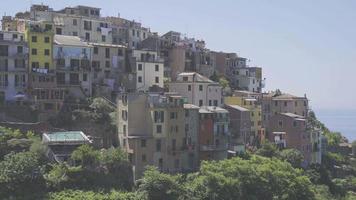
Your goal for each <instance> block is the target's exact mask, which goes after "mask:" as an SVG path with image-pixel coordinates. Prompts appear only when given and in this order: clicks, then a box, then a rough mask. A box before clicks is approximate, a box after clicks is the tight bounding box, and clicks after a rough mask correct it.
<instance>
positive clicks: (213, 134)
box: [198, 106, 230, 161]
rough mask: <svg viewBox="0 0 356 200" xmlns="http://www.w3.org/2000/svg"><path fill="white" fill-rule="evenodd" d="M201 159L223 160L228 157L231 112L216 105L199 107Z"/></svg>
mask: <svg viewBox="0 0 356 200" xmlns="http://www.w3.org/2000/svg"><path fill="white" fill-rule="evenodd" d="M199 126H200V127H199V136H198V137H199V160H200V161H202V160H222V159H225V158H227V151H228V138H229V137H230V131H229V112H228V111H227V110H226V109H223V108H221V107H215V106H204V107H201V108H200V109H199Z"/></svg>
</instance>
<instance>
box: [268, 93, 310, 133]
mask: <svg viewBox="0 0 356 200" xmlns="http://www.w3.org/2000/svg"><path fill="white" fill-rule="evenodd" d="M261 100H262V113H263V116H262V124H263V127H265V128H266V134H269V133H270V131H269V130H268V125H269V121H270V120H271V118H272V117H273V116H274V115H276V114H278V113H294V114H296V115H301V116H304V117H307V113H308V110H309V107H308V99H307V97H306V96H304V97H297V96H294V95H291V94H287V93H282V92H281V91H280V90H276V91H275V92H269V93H263V94H262V99H261Z"/></svg>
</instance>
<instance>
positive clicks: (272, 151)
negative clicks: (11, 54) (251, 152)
mask: <svg viewBox="0 0 356 200" xmlns="http://www.w3.org/2000/svg"><path fill="white" fill-rule="evenodd" d="M256 154H257V155H260V156H264V157H269V158H272V157H275V156H277V155H278V149H277V147H276V145H274V144H272V143H270V142H268V141H264V142H263V143H262V146H261V148H260V149H258V150H257V151H256Z"/></svg>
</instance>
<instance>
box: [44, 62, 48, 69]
mask: <svg viewBox="0 0 356 200" xmlns="http://www.w3.org/2000/svg"><path fill="white" fill-rule="evenodd" d="M45 68H46V69H47V70H49V63H48V62H46V63H45Z"/></svg>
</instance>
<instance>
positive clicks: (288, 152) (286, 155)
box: [278, 149, 304, 168]
mask: <svg viewBox="0 0 356 200" xmlns="http://www.w3.org/2000/svg"><path fill="white" fill-rule="evenodd" d="M278 156H279V157H280V158H281V159H282V160H285V161H287V162H289V163H290V164H291V165H292V166H293V167H296V168H301V167H302V163H303V161H304V156H303V154H302V153H301V152H300V151H299V150H297V149H284V150H283V151H281V152H279V155H278Z"/></svg>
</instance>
